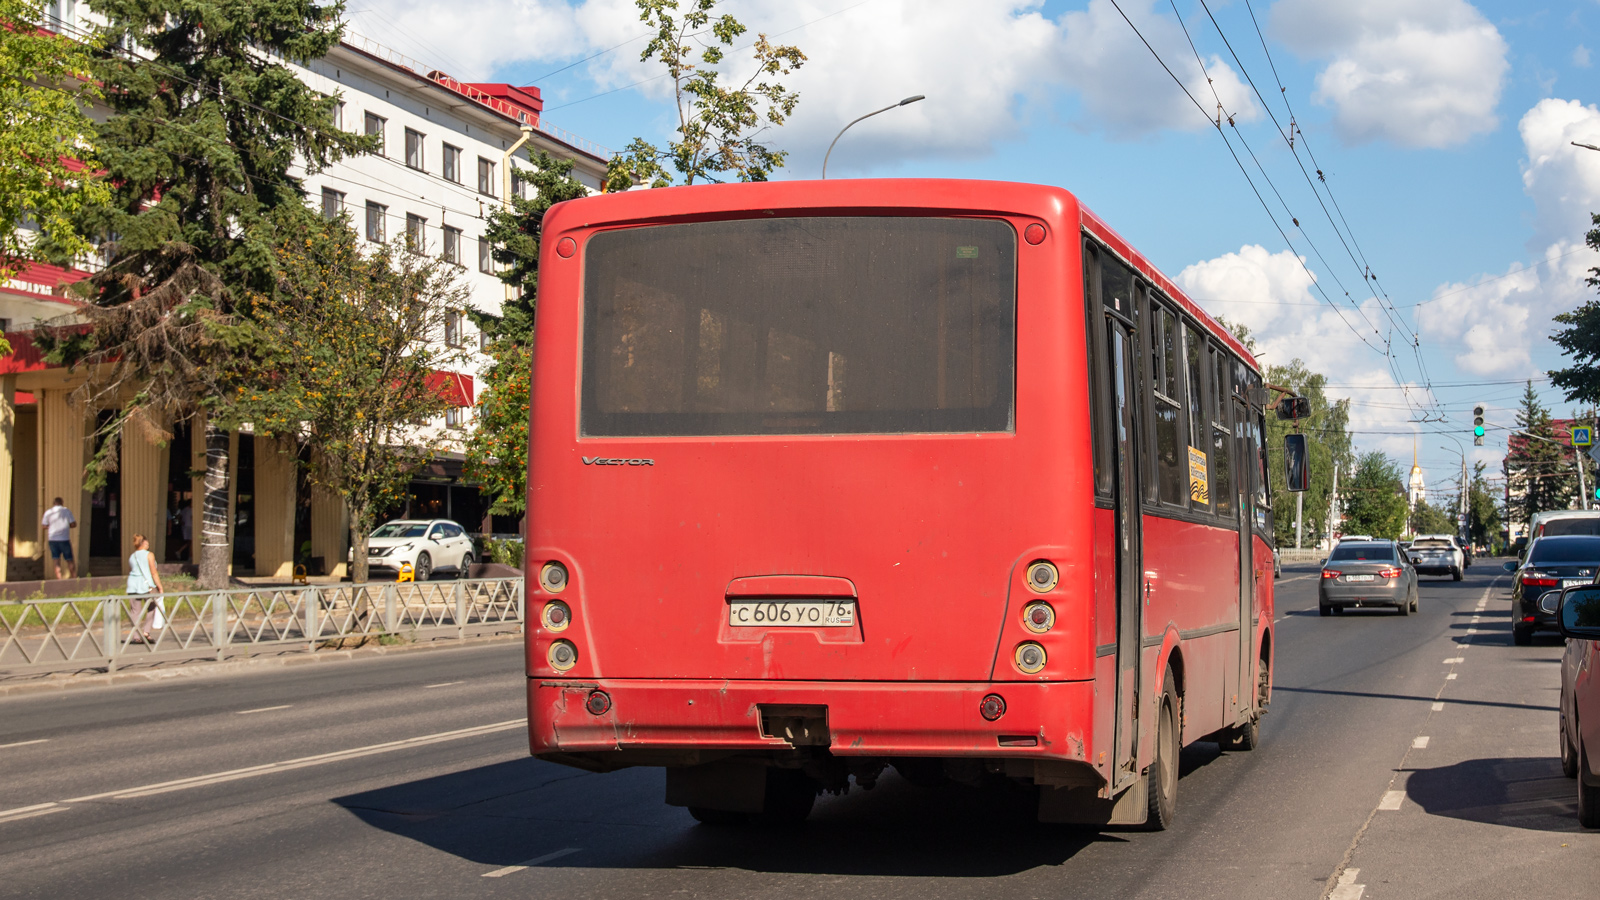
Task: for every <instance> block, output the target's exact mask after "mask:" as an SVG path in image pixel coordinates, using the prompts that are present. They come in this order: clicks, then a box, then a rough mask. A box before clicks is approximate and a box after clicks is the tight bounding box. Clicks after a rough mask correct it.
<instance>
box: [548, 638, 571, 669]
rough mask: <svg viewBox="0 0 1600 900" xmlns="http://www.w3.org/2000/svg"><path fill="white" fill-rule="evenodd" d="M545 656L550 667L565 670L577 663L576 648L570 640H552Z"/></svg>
mask: <svg viewBox="0 0 1600 900" xmlns="http://www.w3.org/2000/svg"><path fill="white" fill-rule="evenodd" d="M545 658H546V659H548V660H549V661H550V668H552V669H555V670H556V671H557V672H566V671H569V670H570V669H571V668H572V667H573V666H575V665H577V664H578V648H577V646H576V645H574V644H573V643H572V642H571V641H552V642H551V644H550V650H549V651H548V652H547V653H546V654H545Z"/></svg>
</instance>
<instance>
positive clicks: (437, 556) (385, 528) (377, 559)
mask: <svg viewBox="0 0 1600 900" xmlns="http://www.w3.org/2000/svg"><path fill="white" fill-rule="evenodd" d="M354 560H355V557H354V551H353V550H352V551H351V557H350V561H351V562H354ZM405 563H410V564H411V572H412V577H413V578H415V579H416V580H417V581H427V580H428V576H430V575H432V574H433V573H434V572H439V571H451V572H455V573H456V574H458V575H462V576H465V575H466V574H467V570H468V569H469V568H470V567H471V566H472V538H471V536H469V535H468V534H467V532H466V529H464V528H462V527H461V526H460V525H457V524H456V523H455V522H452V521H450V520H449V519H395V520H394V521H392V522H385V523H383V524H382V525H379V526H378V527H377V528H376V529H374V530H373V532H372V534H370V535H368V536H367V567H368V568H370V569H388V570H391V571H395V572H398V571H400V567H401V566H402V565H404V564H405Z"/></svg>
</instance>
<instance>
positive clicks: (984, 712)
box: [978, 694, 1006, 722]
mask: <svg viewBox="0 0 1600 900" xmlns="http://www.w3.org/2000/svg"><path fill="white" fill-rule="evenodd" d="M978 714H979V715H981V716H983V717H984V718H985V719H988V720H989V721H991V722H993V721H994V720H995V719H998V718H1000V717H1001V716H1003V715H1005V714H1006V701H1005V700H1004V699H1002V698H1001V696H1000V695H999V694H990V695H989V696H987V697H984V698H983V702H981V703H979V704H978Z"/></svg>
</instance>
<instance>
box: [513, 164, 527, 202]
mask: <svg viewBox="0 0 1600 900" xmlns="http://www.w3.org/2000/svg"><path fill="white" fill-rule="evenodd" d="M525 183H526V182H524V181H523V180H522V170H521V169H517V168H513V169H512V170H511V196H513V197H521V196H522V191H523V185H524V184H525Z"/></svg>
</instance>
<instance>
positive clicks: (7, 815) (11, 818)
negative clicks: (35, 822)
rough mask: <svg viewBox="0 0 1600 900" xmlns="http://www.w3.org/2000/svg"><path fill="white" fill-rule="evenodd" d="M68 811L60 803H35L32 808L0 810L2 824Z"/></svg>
mask: <svg viewBox="0 0 1600 900" xmlns="http://www.w3.org/2000/svg"><path fill="white" fill-rule="evenodd" d="M64 809H66V807H65V806H62V805H61V804H59V803H35V804H34V805H32V806H19V807H17V808H16V809H0V822H15V821H16V820H18V819H31V818H33V817H34V816H47V815H49V814H50V813H55V812H61V811H62V810H64Z"/></svg>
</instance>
